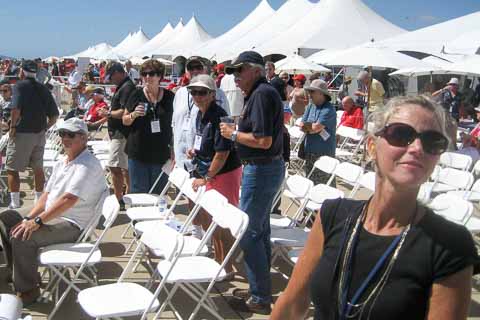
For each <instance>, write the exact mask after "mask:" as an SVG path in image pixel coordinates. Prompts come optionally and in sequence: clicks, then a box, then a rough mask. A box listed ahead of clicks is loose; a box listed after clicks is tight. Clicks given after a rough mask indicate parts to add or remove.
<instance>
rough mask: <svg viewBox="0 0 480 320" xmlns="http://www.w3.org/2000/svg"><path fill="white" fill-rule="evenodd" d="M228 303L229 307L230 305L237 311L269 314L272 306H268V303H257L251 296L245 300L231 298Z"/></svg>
mask: <svg viewBox="0 0 480 320" xmlns="http://www.w3.org/2000/svg"><path fill="white" fill-rule="evenodd" d="M228 304H229V305H230V307H232V309H234V310H236V311H239V312H245V313H257V314H262V315H269V314H270V313H272V307H271V306H270V303H257V302H254V301H253V299H252V298H251V297H250V298H249V299H248V300H247V301H245V300H243V299H238V298H233V299H230V300H229V302H228Z"/></svg>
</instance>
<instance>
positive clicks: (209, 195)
mask: <svg viewBox="0 0 480 320" xmlns="http://www.w3.org/2000/svg"><path fill="white" fill-rule="evenodd" d="M227 203H228V200H227V198H225V197H224V196H223V195H222V194H221V193H220V192H218V191H217V190H214V189H212V190H208V191H207V192H205V193H204V194H203V196H202V198H201V199H200V206H201V207H202V208H203V209H205V211H207V212H209V213H210V214H211V215H212V216H213V215H215V214H216V213H217V212H218V211H219V210H221V209H222V208H223V207H225V205H226V204H227Z"/></svg>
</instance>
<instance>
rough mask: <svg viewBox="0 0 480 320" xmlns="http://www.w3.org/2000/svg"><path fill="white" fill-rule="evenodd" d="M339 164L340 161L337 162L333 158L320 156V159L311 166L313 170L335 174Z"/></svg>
mask: <svg viewBox="0 0 480 320" xmlns="http://www.w3.org/2000/svg"><path fill="white" fill-rule="evenodd" d="M339 164H340V161H338V160H337V159H335V158H332V157H329V156H321V157H320V159H318V160H317V161H315V163H314V164H313V166H314V167H315V169H318V170H320V171H323V172H325V173H327V174H332V173H333V172H335V168H336V167H337V166H338V165H339Z"/></svg>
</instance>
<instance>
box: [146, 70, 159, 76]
mask: <svg viewBox="0 0 480 320" xmlns="http://www.w3.org/2000/svg"><path fill="white" fill-rule="evenodd" d="M141 75H142V77H146V76H150V77H160V72H157V71H144V72H142V73H141Z"/></svg>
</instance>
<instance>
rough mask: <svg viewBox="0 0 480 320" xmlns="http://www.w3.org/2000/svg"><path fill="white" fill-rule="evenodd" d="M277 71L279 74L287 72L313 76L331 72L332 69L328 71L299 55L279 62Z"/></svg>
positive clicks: (276, 66) (276, 64) (276, 67)
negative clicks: (313, 74)
mask: <svg viewBox="0 0 480 320" xmlns="http://www.w3.org/2000/svg"><path fill="white" fill-rule="evenodd" d="M275 70H276V71H277V72H283V71H285V72H288V73H289V74H312V73H315V72H329V71H331V70H330V69H327V68H325V67H323V66H321V65H319V64H316V63H313V62H310V61H308V60H307V59H305V58H303V57H301V56H299V55H297V54H294V55H291V56H289V57H286V58H285V59H282V60H279V61H277V62H276V63H275Z"/></svg>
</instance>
